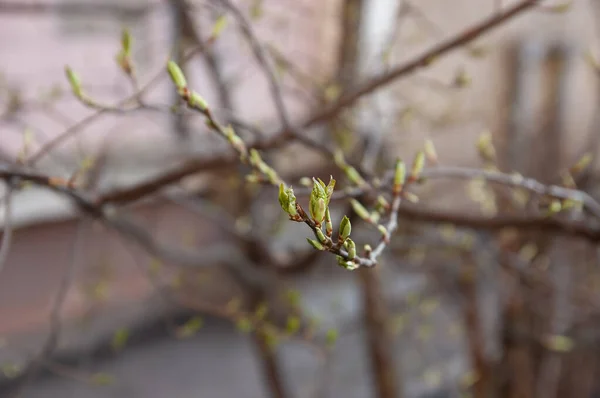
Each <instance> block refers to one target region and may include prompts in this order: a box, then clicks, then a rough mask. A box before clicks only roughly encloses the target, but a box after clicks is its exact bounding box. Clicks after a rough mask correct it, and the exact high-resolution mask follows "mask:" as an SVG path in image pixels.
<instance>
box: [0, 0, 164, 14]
mask: <svg viewBox="0 0 600 398" xmlns="http://www.w3.org/2000/svg"><path fill="white" fill-rule="evenodd" d="M160 5H161V2H158V3H153V4H146V5H127V4H126V3H121V4H111V3H102V2H100V3H78V2H76V1H70V2H58V3H57V2H50V1H45V2H42V1H37V2H32V1H14V2H10V1H2V2H0V14H23V15H31V14H48V13H61V14H75V15H77V14H78V15H82V14H85V15H94V14H96V15H98V14H107V15H110V16H113V15H115V14H117V13H130V14H147V13H149V12H151V11H152V10H154V9H155V8H157V7H159V6H160Z"/></svg>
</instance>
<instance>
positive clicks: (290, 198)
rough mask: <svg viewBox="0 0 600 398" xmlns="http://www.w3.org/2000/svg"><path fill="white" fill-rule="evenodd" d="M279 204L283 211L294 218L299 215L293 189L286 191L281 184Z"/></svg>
mask: <svg viewBox="0 0 600 398" xmlns="http://www.w3.org/2000/svg"><path fill="white" fill-rule="evenodd" d="M279 204H280V205H281V208H282V209H283V211H285V212H286V213H288V214H289V215H290V216H292V217H294V216H296V215H297V214H298V212H297V210H296V195H294V190H293V189H292V187H289V188H287V189H285V187H284V185H283V183H281V184H279Z"/></svg>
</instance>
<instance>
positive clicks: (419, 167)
mask: <svg viewBox="0 0 600 398" xmlns="http://www.w3.org/2000/svg"><path fill="white" fill-rule="evenodd" d="M423 167H425V152H423V151H419V152H417V156H415V160H414V161H413V164H412V169H411V171H410V177H411V179H412V180H413V181H415V180H418V179H419V177H420V175H421V171H423Z"/></svg>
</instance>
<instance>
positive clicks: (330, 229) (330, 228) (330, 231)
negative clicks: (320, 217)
mask: <svg viewBox="0 0 600 398" xmlns="http://www.w3.org/2000/svg"><path fill="white" fill-rule="evenodd" d="M325 233H326V234H327V236H329V237H331V235H332V234H333V224H332V222H331V213H330V212H329V207H327V210H326V211H325Z"/></svg>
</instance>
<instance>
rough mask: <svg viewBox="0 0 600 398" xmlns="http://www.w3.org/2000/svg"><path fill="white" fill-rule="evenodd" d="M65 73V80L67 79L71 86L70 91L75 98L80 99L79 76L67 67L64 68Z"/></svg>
mask: <svg viewBox="0 0 600 398" xmlns="http://www.w3.org/2000/svg"><path fill="white" fill-rule="evenodd" d="M65 73H66V75H67V79H69V84H70V85H71V90H72V91H73V94H75V96H76V97H81V96H82V95H83V92H82V89H81V81H80V80H79V76H77V74H76V73H75V72H73V70H72V69H71V68H70V67H69V66H65Z"/></svg>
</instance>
